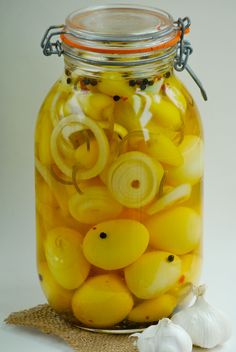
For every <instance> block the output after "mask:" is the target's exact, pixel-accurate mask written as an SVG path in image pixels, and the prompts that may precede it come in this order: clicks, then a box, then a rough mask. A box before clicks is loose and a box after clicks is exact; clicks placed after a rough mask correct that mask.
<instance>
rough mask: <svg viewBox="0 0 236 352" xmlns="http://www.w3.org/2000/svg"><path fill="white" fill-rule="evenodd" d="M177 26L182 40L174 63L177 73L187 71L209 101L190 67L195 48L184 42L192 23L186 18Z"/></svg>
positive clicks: (180, 19)
mask: <svg viewBox="0 0 236 352" xmlns="http://www.w3.org/2000/svg"><path fill="white" fill-rule="evenodd" d="M175 24H176V25H177V26H178V28H179V30H180V40H179V43H178V46H177V51H176V56H175V61H174V68H175V70H176V71H179V72H180V71H183V70H184V69H186V71H187V72H188V73H189V74H190V76H191V77H192V79H193V80H194V82H195V83H196V84H197V86H198V87H199V89H200V91H201V94H202V97H203V99H204V100H207V94H206V91H205V89H204V88H203V85H202V83H201V81H200V80H199V78H198V77H197V75H196V74H195V73H194V72H193V70H192V69H191V67H190V66H189V65H188V59H189V56H190V55H191V54H192V52H193V48H192V47H191V44H190V42H189V41H187V40H184V35H185V32H186V30H188V28H189V27H190V26H191V21H190V18H189V17H184V18H183V19H182V18H179V19H178V21H176V22H175Z"/></svg>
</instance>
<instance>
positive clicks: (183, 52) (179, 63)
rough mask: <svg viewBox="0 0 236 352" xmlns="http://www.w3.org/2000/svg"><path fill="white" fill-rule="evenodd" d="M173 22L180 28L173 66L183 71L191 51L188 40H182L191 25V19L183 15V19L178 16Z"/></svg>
mask: <svg viewBox="0 0 236 352" xmlns="http://www.w3.org/2000/svg"><path fill="white" fill-rule="evenodd" d="M175 23H176V24H177V25H178V27H179V29H180V40H179V43H178V47H177V52H176V57H175V63H174V68H175V69H176V71H183V70H184V69H185V67H186V65H187V62H188V58H189V56H190V55H191V54H192V52H193V49H192V47H191V44H190V42H188V41H187V40H184V34H185V32H186V30H187V29H188V28H189V27H190V26H191V21H190V18H189V17H184V18H183V19H182V18H179V19H178V21H176V22H175Z"/></svg>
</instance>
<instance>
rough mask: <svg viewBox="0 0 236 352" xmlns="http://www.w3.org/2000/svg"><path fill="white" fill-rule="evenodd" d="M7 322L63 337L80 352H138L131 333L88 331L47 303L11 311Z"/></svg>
mask: <svg viewBox="0 0 236 352" xmlns="http://www.w3.org/2000/svg"><path fill="white" fill-rule="evenodd" d="M5 323H6V324H14V325H20V326H26V327H30V328H36V329H38V330H40V331H41V332H43V333H46V334H51V335H56V336H58V337H60V338H62V339H63V340H64V341H65V342H66V343H67V344H68V345H69V346H71V347H72V348H73V349H74V351H78V352H136V351H137V350H136V348H135V347H134V346H133V342H132V341H131V339H129V338H128V336H129V335H112V334H99V333H93V332H88V331H84V330H81V329H79V328H78V327H75V326H74V325H73V324H71V323H69V322H67V321H66V320H64V319H63V318H62V317H60V316H59V315H58V314H57V313H56V312H55V311H54V310H53V309H52V308H50V307H49V306H48V305H47V304H44V305H39V306H37V307H34V308H31V309H28V310H23V311H21V312H16V313H11V314H10V315H9V317H8V318H7V319H6V320H5Z"/></svg>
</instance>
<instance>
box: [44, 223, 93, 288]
mask: <svg viewBox="0 0 236 352" xmlns="http://www.w3.org/2000/svg"><path fill="white" fill-rule="evenodd" d="M45 255H46V258H47V263H48V266H49V269H50V271H51V273H52V275H53V277H54V278H55V280H56V281H57V282H58V283H59V284H60V285H61V286H62V287H63V288H65V289H68V290H72V289H75V288H77V287H79V286H80V285H81V284H82V283H83V282H84V281H85V279H86V278H87V276H88V274H89V270H90V264H89V263H88V262H87V260H86V259H85V257H84V255H83V251H82V236H81V234H80V233H79V232H78V231H75V230H72V229H69V228H65V227H57V228H55V229H53V230H51V231H49V232H48V233H47V238H46V241H45Z"/></svg>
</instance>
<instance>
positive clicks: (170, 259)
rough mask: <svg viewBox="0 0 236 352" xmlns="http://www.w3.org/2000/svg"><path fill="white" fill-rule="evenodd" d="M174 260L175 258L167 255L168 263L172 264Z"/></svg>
mask: <svg viewBox="0 0 236 352" xmlns="http://www.w3.org/2000/svg"><path fill="white" fill-rule="evenodd" d="M174 259H175V256H174V255H172V254H171V255H169V257H168V258H167V260H168V262H170V263H171V262H173V261H174Z"/></svg>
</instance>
